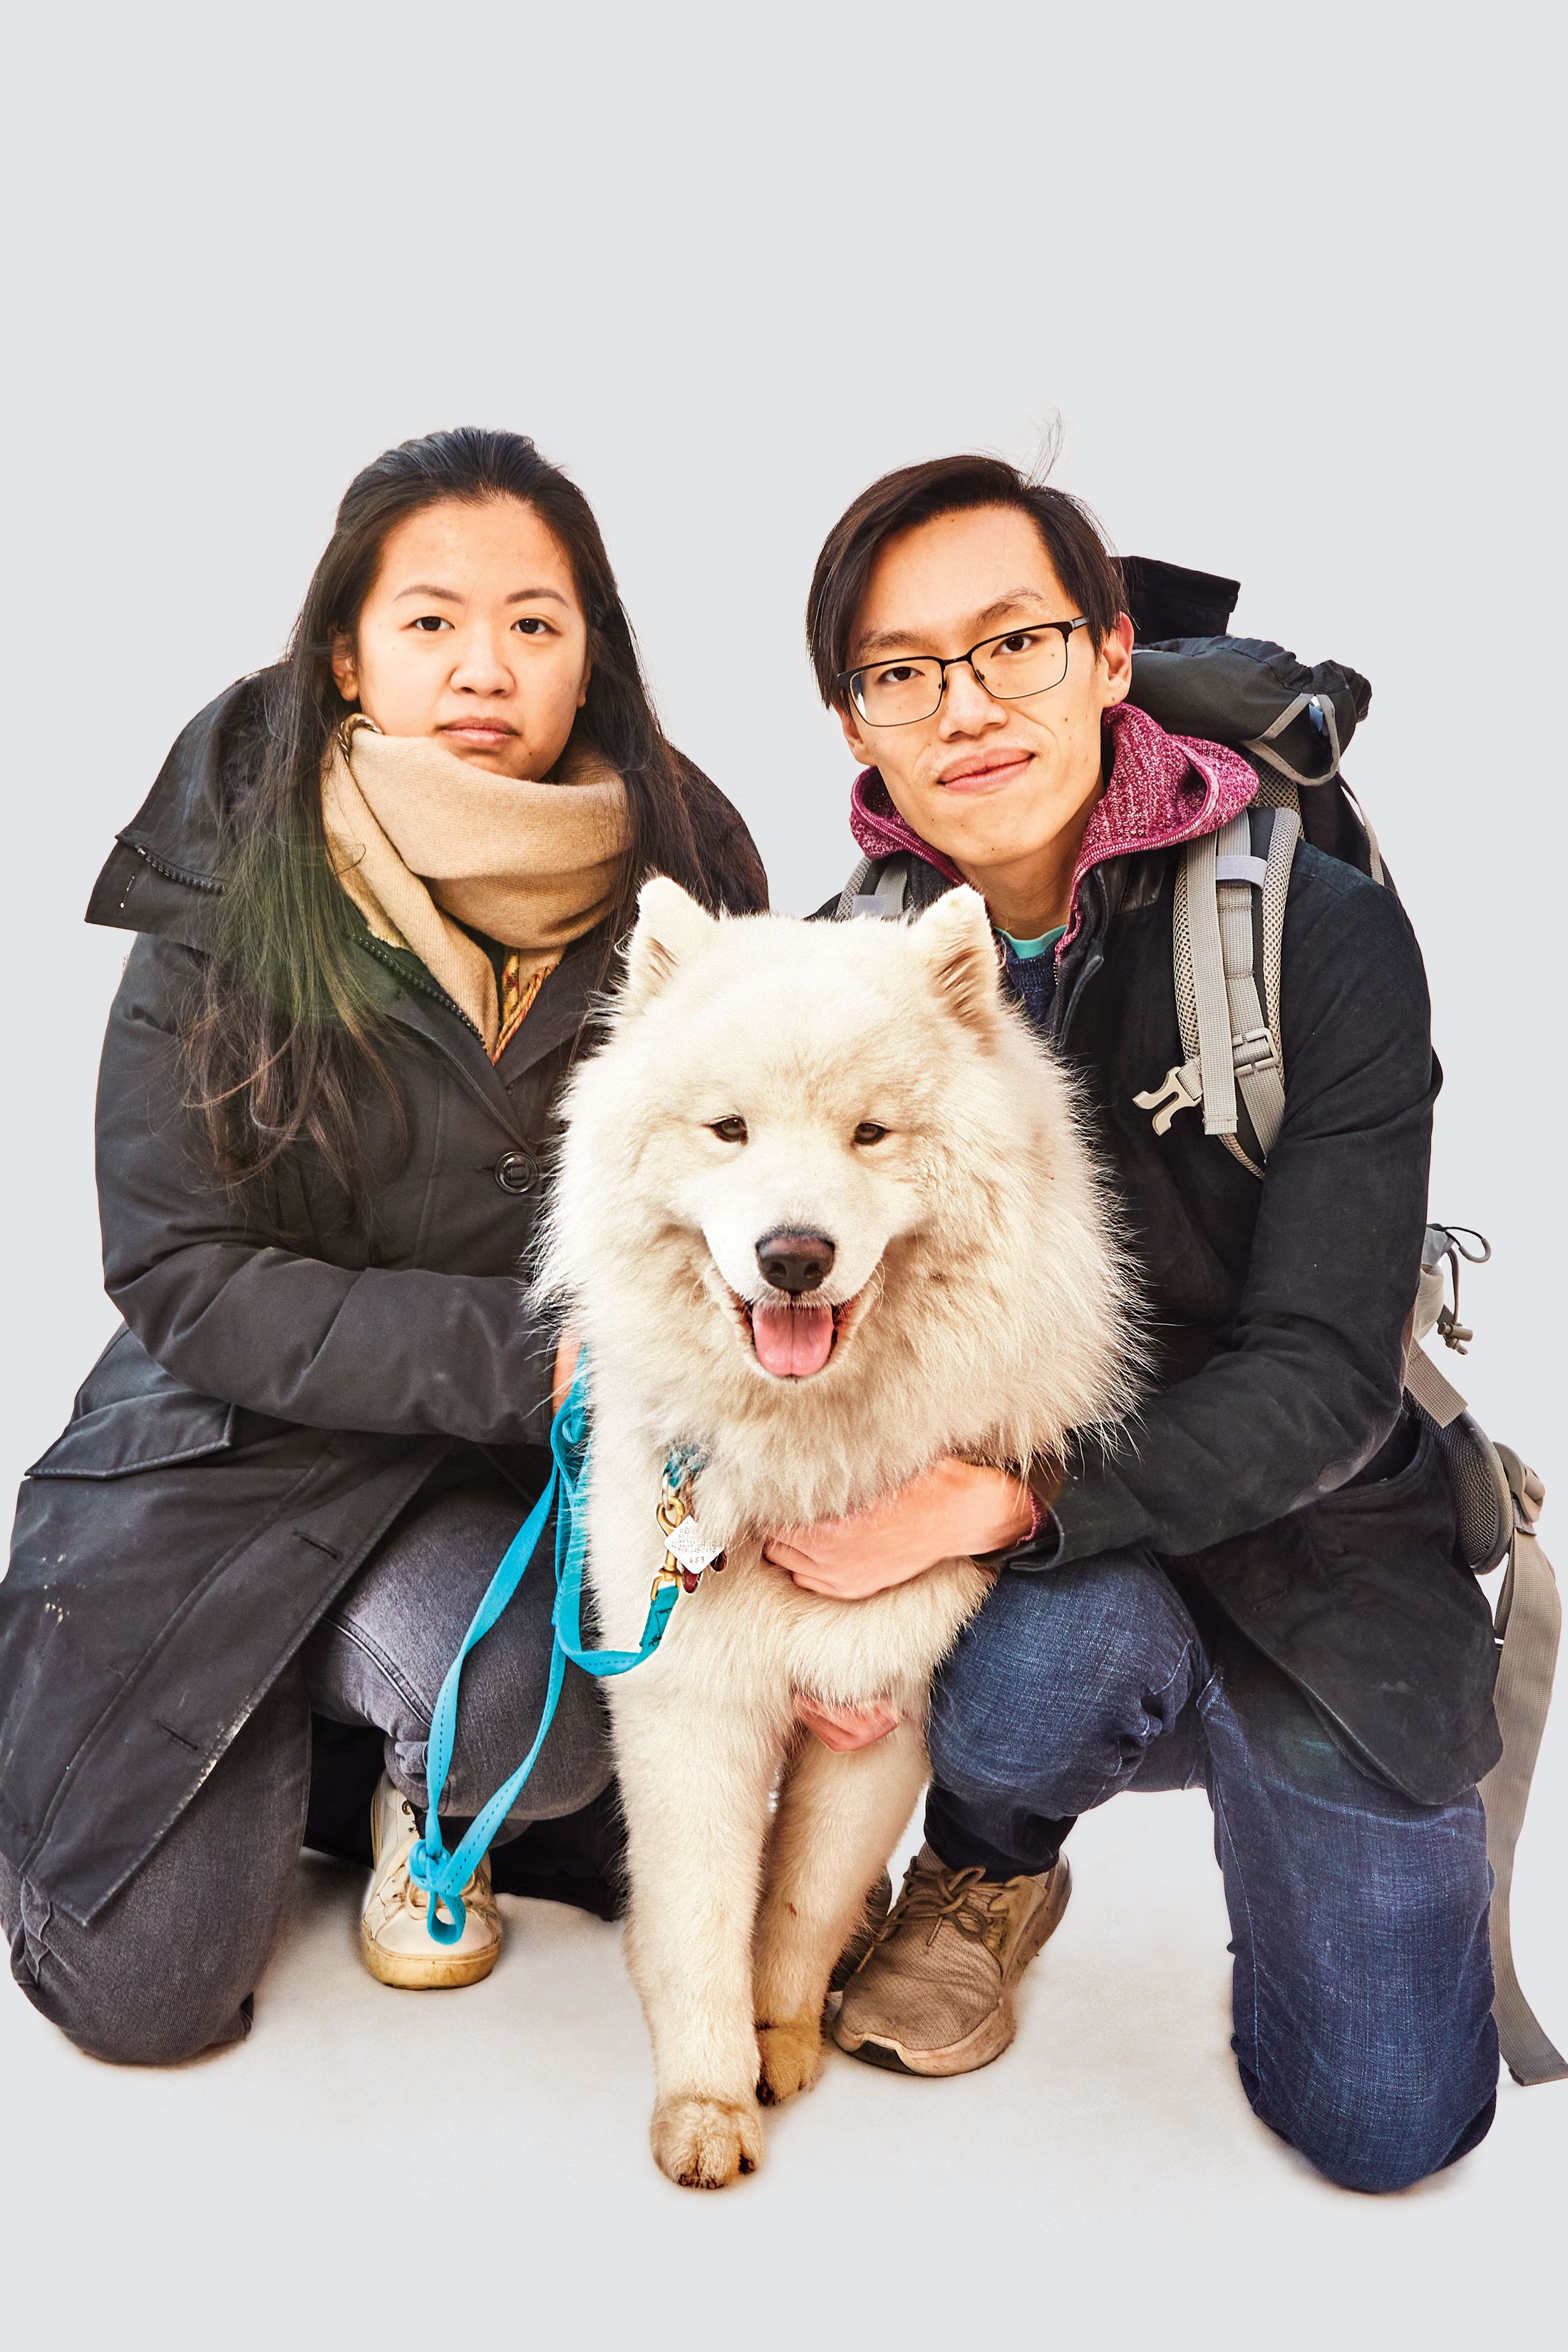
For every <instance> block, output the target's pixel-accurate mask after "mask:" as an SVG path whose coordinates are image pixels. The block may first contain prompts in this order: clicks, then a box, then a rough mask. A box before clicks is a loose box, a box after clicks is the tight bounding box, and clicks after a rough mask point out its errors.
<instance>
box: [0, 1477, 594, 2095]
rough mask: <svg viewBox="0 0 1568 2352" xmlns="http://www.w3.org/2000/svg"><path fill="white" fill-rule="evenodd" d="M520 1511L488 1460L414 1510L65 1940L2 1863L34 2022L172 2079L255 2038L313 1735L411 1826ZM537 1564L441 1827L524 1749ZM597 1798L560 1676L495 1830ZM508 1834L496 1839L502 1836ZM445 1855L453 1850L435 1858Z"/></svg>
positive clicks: (479, 1675) (533, 1659) (18, 1970)
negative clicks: (548, 1718)
mask: <svg viewBox="0 0 1568 2352" xmlns="http://www.w3.org/2000/svg"><path fill="white" fill-rule="evenodd" d="M524 1511H525V1505H524V1504H523V1502H522V1500H521V1497H520V1496H518V1495H517V1494H516V1493H515V1492H514V1490H513V1489H512V1488H511V1487H510V1486H508V1485H507V1484H506V1482H505V1481H504V1480H502V1479H501V1478H500V1476H499V1475H497V1474H496V1473H495V1472H494V1471H493V1470H491V1469H490V1468H489V1465H488V1464H486V1463H485V1462H484V1461H483V1459H482V1457H478V1458H476V1457H474V1456H472V1455H465V1456H461V1457H459V1458H458V1464H457V1465H455V1466H454V1467H451V1468H448V1467H447V1466H445V1465H444V1467H443V1470H442V1472H441V1473H439V1474H437V1480H436V1481H433V1482H432V1483H431V1484H430V1485H428V1486H426V1488H425V1489H424V1490H423V1492H422V1493H421V1494H420V1495H419V1496H416V1500H415V1501H414V1503H413V1504H411V1505H410V1507H409V1508H408V1509H407V1511H405V1513H404V1515H403V1517H402V1518H401V1519H400V1520H399V1521H398V1522H397V1524H396V1525H395V1527H394V1528H393V1529H392V1531H391V1533H390V1534H389V1535H388V1536H387V1537H386V1538H385V1539H384V1542H383V1543H382V1545H381V1546H380V1548H379V1549H378V1550H377V1551H376V1552H375V1553H374V1555H373V1557H372V1558H371V1559H370V1561H369V1562H368V1563H367V1565H366V1566H365V1567H364V1568H363V1570H361V1571H360V1573H359V1575H358V1576H356V1577H355V1578H354V1580H353V1582H352V1583H351V1584H349V1585H348V1586H347V1587H346V1588H345V1589H344V1591H342V1593H341V1594H340V1595H339V1598H338V1600H337V1601H336V1602H335V1604H334V1605H333V1608H332V1610H331V1612H330V1614H329V1615H328V1616H327V1617H326V1618H325V1619H324V1620H323V1622H322V1623H321V1626H320V1627H319V1628H318V1629H317V1631H316V1632H315V1633H313V1634H312V1635H311V1637H310V1641H309V1642H308V1643H306V1645H305V1648H304V1649H303V1651H302V1652H301V1653H300V1655H299V1656H298V1657H297V1658H295V1659H294V1660H292V1661H291V1662H290V1664H289V1666H288V1667H287V1668H286V1669H285V1671H284V1673H283V1674H282V1675H280V1676H279V1680H278V1681H277V1682H276V1683H275V1684H274V1685H273V1686H272V1688H271V1690H270V1691H268V1695H267V1696H266V1697H265V1698H264V1699H263V1700H262V1702H261V1704H260V1706H258V1707H257V1709H256V1711H255V1713H254V1714H253V1715H252V1716H251V1717H250V1719H249V1720H248V1722H247V1724H246V1725H245V1727H244V1728H243V1730H241V1731H240V1732H239V1734H238V1735H237V1738H235V1740H234V1741H233V1743H232V1745H231V1746H230V1747H229V1748H228V1749H227V1751H226V1754H225V1755H224V1756H223V1758H222V1759H221V1760H220V1761H219V1763H218V1765H217V1767H216V1770H215V1771H214V1772H213V1773H212V1775H211V1777H210V1778H209V1779H208V1780H206V1781H205V1784H204V1785H203V1787H202V1788H201V1789H200V1790H198V1791H197V1793H196V1795H195V1797H194V1798H193V1799H192V1800H191V1802H190V1803H189V1804H188V1805H187V1806H186V1808H185V1810H184V1812H183V1813H182V1814H181V1815H180V1817H179V1819H178V1820H177V1821H176V1822H175V1823H174V1827H173V1828H172V1829H171V1830H170V1831H169V1832H168V1834H167V1836H166V1837H164V1838H163V1840H162V1842H161V1843H159V1845H158V1846H157V1847H156V1848H155V1849H154V1851H153V1853H152V1854H151V1855H150V1856H149V1858H148V1860H147V1861H146V1862H145V1863H144V1864H142V1868H141V1869H140V1870H139V1871H138V1872H137V1873H136V1874H135V1876H134V1877H133V1878H132V1879H131V1880H130V1882H129V1883H128V1884H127V1885H125V1886H124V1887H122V1888H121V1892H120V1893H119V1894H118V1895H116V1896H115V1897H114V1898H113V1900H112V1901H111V1902H110V1903H108V1904H106V1905H105V1906H104V1907H103V1909H102V1910H101V1911H100V1913H99V1915H98V1916H97V1917H96V1918H95V1919H93V1920H92V1921H91V1922H90V1924H89V1926H87V1927H78V1926H76V1925H75V1923H74V1922H73V1921H71V1920H69V1919H68V1918H66V1917H65V1916H63V1915H62V1914H60V1913H58V1912H57V1911H54V1910H53V1909H52V1908H51V1906H50V1905H49V1903H48V1901H47V1897H45V1896H44V1895H41V1894H39V1892H38V1891H37V1888H35V1887H33V1886H31V1885H28V1884H27V1883H26V1882H25V1881H23V1880H20V1879H18V1877H17V1875H16V1872H15V1871H14V1870H13V1869H12V1868H11V1866H10V1864H8V1863H6V1862H5V1859H4V1858H3V1857H0V1923H3V1925H4V1927H5V1933H6V1934H7V1935H8V1936H9V1937H10V1939H11V1968H12V1973H13V1975H14V1976H15V1977H16V1981H17V1983H18V1984H19V1985H20V1986H21V1987H22V1990H24V1992H26V1995H27V1998H28V2000H31V2001H32V2003H33V2005H34V2007H35V2008H37V2009H39V2010H41V2011H43V2013H44V2015H45V2016H46V2017H48V2018H52V2019H53V2021H55V2023H56V2024H57V2025H58V2026H59V2027H60V2028H61V2029H62V2031H63V2032H66V2033H68V2035H69V2036H70V2039H71V2040H72V2041H73V2042H77V2043H79V2045H80V2047H81V2048H82V2049H84V2050H87V2051H89V2052H90V2053H92V2054H93V2055H94V2056H95V2057H100V2058H113V2059H121V2060H126V2061H132V2062H140V2063H142V2064H147V2065H160V2064H169V2063H173V2062H174V2060H177V2059H181V2058H189V2057H193V2056H195V2053H197V2052H198V2051H201V2050H205V2049H208V2048H210V2047H212V2046H213V2045H215V2044H218V2043H223V2042H237V2041H238V2040H239V2039H240V2038H241V2036H242V2035H243V2034H245V2033H246V2032H247V2031H248V2030H249V2025H250V2013H251V1990H252V1987H253V1986H254V1985H255V1983H256V1979H257V1978H258V1975H259V1974H260V1972H261V1969H262V1967H263V1965H264V1963H265V1961H266V1958H267V1955H268V1952H269V1950H270V1949H271V1947H272V1943H273V1939H274V1937H276V1935H277V1932H278V1928H279V1924H280V1922H281V1920H282V1916H283V1912H284V1908H285V1906H286V1905H287V1902H288V1899H289V1889H290V1886H291V1885H292V1883H293V1877H294V1871H295V1866H296V1864H297V1862H298V1859H299V1853H300V1834H301V1832H302V1830H303V1828H304V1823H305V1809H306V1801H307V1798H308V1795H309V1791H310V1715H311V1711H312V1709H314V1710H315V1712H316V1713H317V1714H319V1715H324V1716H327V1717H331V1718H332V1719H334V1720H335V1721H338V1722H341V1723H359V1724H370V1725H374V1726H375V1727H378V1728H379V1729H380V1730H381V1732H382V1733H383V1735H384V1753H385V1762H386V1769H387V1772H388V1774H389V1776H390V1777H391V1779H392V1780H394V1781H395V1783H396V1785H397V1786H398V1788H400V1789H401V1790H403V1791H404V1792H405V1795H407V1796H409V1797H411V1798H412V1799H413V1800H414V1801H415V1803H416V1805H417V1806H419V1807H420V1808H421V1809H423V1807H424V1804H425V1799H426V1789H425V1745H426V1739H427V1738H428V1736H429V1730H430V1715H431V1710H432V1708H433V1707H434V1706H435V1702H436V1696H437V1691H438V1690H439V1689H440V1686H441V1680H442V1676H443V1675H445V1673H446V1671H447V1666H448V1665H449V1664H450V1663H451V1660H452V1657H453V1654H454V1653H455V1652H456V1650H457V1647H458V1643H459V1642H460V1641H461V1639H462V1636H463V1634H464V1633H466V1632H467V1630H468V1621H469V1619H470V1618H471V1617H472V1615H473V1613H474V1611H475V1609H476V1608H477V1607H478V1606H479V1598H480V1595H481V1594H482V1593H483V1591H484V1589H485V1587H486V1585H487V1584H488V1583H489V1580H490V1577H491V1576H492V1575H493V1573H494V1571H495V1568H496V1564H497V1562H498V1561H499V1560H500V1556H501V1554H502V1552H503V1551H504V1550H505V1549H506V1547H507V1545H508V1544H509V1543H510V1540H511V1538H512V1537H513V1536H514V1535H515V1534H516V1532H517V1530H518V1528H519V1526H520V1525H521V1521H522V1518H523V1516H524ZM553 1597H554V1580H553V1578H552V1575H551V1572H550V1570H549V1567H548V1565H547V1564H545V1562H543V1561H542V1560H541V1561H539V1562H536V1563H535V1565H534V1567H533V1568H532V1569H531V1570H530V1572H529V1573H528V1575H527V1576H525V1577H524V1579H523V1580H522V1584H521V1588H520V1590H519V1591H518V1594H517V1598H516V1599H515V1600H514V1601H512V1603H511V1605H510V1608H509V1609H508V1610H507V1612H506V1613H505V1615H504V1616H503V1617H502V1619H501V1621H500V1623H499V1624H498V1625H497V1626H496V1627H495V1628H494V1630H493V1631H492V1632H491V1633H489V1634H487V1635H486V1637H485V1639H484V1641H483V1642H481V1643H480V1644H479V1647H478V1649H477V1650H476V1651H475V1652H474V1654H473V1655H472V1657H471V1658H470V1659H469V1660H468V1664H466V1665H465V1667H464V1669H463V1692H462V1704H461V1706H460V1707H459V1709H458V1736H457V1743H456V1747H455V1749H454V1752H453V1757H452V1769H451V1771H450V1773H449V1774H448V1776H447V1790H446V1794H445V1796H444V1798H443V1801H442V1819H443V1821H444V1822H446V1821H447V1820H448V1819H450V1818H452V1817H456V1818H457V1819H458V1820H465V1821H466V1819H467V1818H468V1816H470V1815H471V1814H473V1813H475V1812H477V1811H479V1807H480V1805H481V1804H483V1802H484V1801H485V1800H486V1798H487V1797H489V1795H490V1793H491V1791H492V1790H495V1789H496V1788H498V1787H499V1786H500V1782H501V1781H502V1780H505V1779H506V1778H507V1776H508V1774H509V1773H510V1772H511V1771H512V1770H513V1769H515V1767H516V1766H517V1764H518V1762H519V1761H520V1759H521V1757H522V1754H523V1752H524V1750H525V1749H526V1748H527V1747H528V1745H529V1742H530V1740H531V1738H532V1736H533V1732H534V1729H535V1727H536V1726H537V1724H538V1721H539V1711H540V1707H541V1705H542V1701H543V1697H544V1685H545V1676H546V1675H547V1673H548V1670H549V1664H550V1648H551V1633H550V1607H551V1602H552V1599H553ZM609 1779H610V1751H609V1743H608V1738H607V1731H606V1725H605V1714H604V1707H603V1703H602V1701H601V1699H600V1696H599V1693H598V1691H597V1689H596V1688H595V1685H594V1684H593V1683H592V1681H591V1680H590V1679H589V1677H588V1676H587V1675H583V1674H580V1673H578V1672H577V1670H576V1669H575V1668H574V1667H571V1666H569V1667H568V1668H567V1670H566V1681H565V1685H564V1687H563V1691H562V1695H561V1706H560V1709H559V1712H558V1713H557V1715H556V1717H555V1723H554V1727H553V1728H552V1732H551V1735H550V1738H549V1740H548V1741H547V1743H546V1745H545V1748H544V1752H543V1754H542V1757H541V1758H540V1761H539V1765H538V1768H537V1769H536V1770H535V1772H534V1774H533V1777H532V1779H531V1780H530V1781H529V1784H528V1786H527V1788H526V1789H525V1790H524V1791H523V1793H522V1796H521V1799H520V1801H519V1803H518V1807H517V1810H516V1811H515V1812H513V1813H512V1814H511V1815H510V1816H509V1819H508V1823H507V1828H509V1829H510V1830H511V1831H512V1832H514V1833H515V1832H516V1831H517V1830H518V1829H521V1827H523V1826H524V1825H525V1824H526V1823H528V1822H533V1821H542V1820H551V1819H555V1818H558V1817H560V1816H561V1815H563V1814H566V1813H573V1812H575V1811H578V1809H579V1808H580V1807H582V1806H584V1805H586V1804H588V1803H589V1802H590V1801H591V1800H592V1799H593V1798H595V1797H596V1796H597V1795H598V1794H599V1793H600V1792H601V1791H602V1790H604V1789H605V1787H606V1786H607V1784H608V1782H609ZM504 1834H505V1831H504V1830H503V1835H504ZM451 1842H452V1841H451V1838H450V1836H448V1843H451Z"/></svg>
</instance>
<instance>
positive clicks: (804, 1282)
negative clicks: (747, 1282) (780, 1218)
mask: <svg viewBox="0 0 1568 2352" xmlns="http://www.w3.org/2000/svg"><path fill="white" fill-rule="evenodd" d="M757 1264H758V1265H760V1266H761V1268H762V1270H763V1281H764V1282H771V1283H772V1284H773V1288H774V1289H775V1290H787V1291H788V1292H789V1294H790V1296H791V1297H793V1298H798V1297H800V1294H801V1292H802V1291H803V1290H815V1289H816V1286H817V1285H818V1284H819V1283H821V1282H825V1281H826V1278H827V1276H829V1275H830V1274H831V1273H832V1271H833V1244H832V1243H831V1242H830V1241H829V1240H828V1238H827V1235H826V1234H769V1235H768V1237H767V1239H766V1241H761V1242H759V1243H758V1244H757Z"/></svg>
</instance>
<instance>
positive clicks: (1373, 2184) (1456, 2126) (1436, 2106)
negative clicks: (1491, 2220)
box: [1248, 2089, 1497, 2197]
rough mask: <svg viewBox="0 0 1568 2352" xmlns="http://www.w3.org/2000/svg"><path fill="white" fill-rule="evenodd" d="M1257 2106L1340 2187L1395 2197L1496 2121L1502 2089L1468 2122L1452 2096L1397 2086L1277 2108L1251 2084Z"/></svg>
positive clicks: (1475, 2141) (1480, 2136) (1464, 2148)
mask: <svg viewBox="0 0 1568 2352" xmlns="http://www.w3.org/2000/svg"><path fill="white" fill-rule="evenodd" d="M1248 2095H1249V2097H1250V2098H1251V2102H1252V2106H1253V2110H1254V2113H1255V2114H1257V2115H1258V2117H1259V2118H1260V2119H1261V2121H1263V2122H1264V2123H1266V2124H1268V2126H1269V2127H1270V2128H1271V2129H1272V2130H1274V2131H1276V2132H1278V2133H1279V2137H1280V2138H1281V2139H1283V2140H1286V2141H1288V2142H1289V2145H1290V2147H1293V2148H1295V2150H1296V2151H1297V2153H1298V2155H1300V2156H1303V2157H1305V2158H1306V2160H1307V2162H1308V2163H1309V2164H1310V2166H1311V2167H1312V2169H1313V2170H1314V2172H1318V2173H1321V2175H1322V2177H1323V2179H1325V2180H1329V2181H1331V2182H1332V2183H1333V2185H1334V2187H1335V2188H1336V2189H1354V2190H1356V2191H1358V2192H1359V2193H1360V2194H1361V2195H1363V2196H1370V2197H1379V2196H1384V2197H1385V2196H1390V2195H1392V2194H1394V2192H1395V2191H1397V2190H1399V2189H1414V2188H1415V2185H1416V2183H1417V2181H1421V2180H1426V2179H1430V2178H1431V2176H1432V2174H1433V2173H1435V2172H1441V2171H1442V2170H1443V2168H1445V2166H1447V2165H1449V2164H1452V2163H1453V2162H1454V2161H1455V2160H1456V2158H1458V2157H1461V2156H1465V2155H1468V2152H1469V2150H1470V2149H1471V2148H1472V2147H1477V2146H1478V2145H1479V2142H1480V2141H1481V2140H1483V2139H1484V2138H1485V2137H1486V2136H1487V2133H1488V2132H1489V2129H1490V2128H1491V2123H1492V2117H1493V2116H1494V2114H1495V2112H1496V2108H1497V2094H1496V2093H1495V2091H1494V2092H1493V2093H1492V2094H1491V2095H1490V2096H1489V2098H1488V2099H1487V2100H1486V2101H1485V2103H1484V2105H1482V2106H1481V2108H1480V2110H1479V2113H1478V2114H1477V2115H1475V2116H1473V2117H1472V2118H1471V2119H1470V2121H1469V2122H1468V2125H1467V2124H1465V2123H1463V2122H1462V2121H1458V2120H1456V2118H1455V2116H1454V2115H1453V2112H1452V2110H1451V2108H1450V2107H1448V2106H1447V2105H1446V2103H1443V2102H1439V2101H1433V2100H1430V2099H1420V2098H1416V2097H1414V2096H1408V2095H1406V2096H1402V2095H1400V2094H1399V2093H1397V2092H1391V2093H1389V2094H1387V2095H1385V2096H1384V2097H1382V2098H1377V2099H1371V2098H1369V2099H1367V2100H1366V2101H1365V2103H1364V2104H1363V2103H1362V2102H1360V2101H1358V2103H1357V2105H1356V2106H1355V2108H1353V2109H1351V2110H1345V2109H1337V2108H1334V2107H1328V2108H1324V2109H1318V2110H1312V2111H1308V2112H1305V2113H1295V2114H1292V2113H1286V2112H1274V2111H1272V2108H1271V2103H1270V2102H1269V2101H1268V2100H1266V2099H1264V2098H1261V2097H1259V2096H1258V2095H1257V2094H1256V2093H1255V2092H1253V2091H1251V2090H1250V2089H1249V2093H1248Z"/></svg>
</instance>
